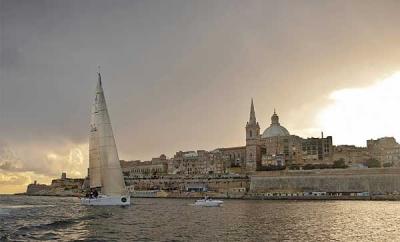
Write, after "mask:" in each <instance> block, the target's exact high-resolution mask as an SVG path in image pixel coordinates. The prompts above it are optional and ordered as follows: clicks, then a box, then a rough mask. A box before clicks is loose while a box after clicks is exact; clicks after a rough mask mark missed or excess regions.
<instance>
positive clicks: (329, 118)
mask: <svg viewBox="0 0 400 242" xmlns="http://www.w3.org/2000/svg"><path fill="white" fill-rule="evenodd" d="M329 98H330V99H331V100H332V101H333V103H332V104H331V105H329V106H328V107H326V108H325V109H323V110H322V111H321V112H320V113H319V114H318V116H317V122H318V125H319V127H322V128H323V130H324V131H326V133H327V134H329V135H332V136H333V141H334V143H335V144H355V145H360V146H361V145H362V146H365V145H366V140H367V139H370V138H379V137H383V136H394V137H395V138H396V139H397V140H398V141H400V132H399V131H400V109H399V106H400V72H396V73H394V74H393V75H391V76H390V77H388V78H386V79H384V80H382V81H379V82H376V83H375V84H373V85H371V86H368V87H365V88H352V89H343V90H338V91H335V92H333V93H331V95H330V97H329Z"/></svg>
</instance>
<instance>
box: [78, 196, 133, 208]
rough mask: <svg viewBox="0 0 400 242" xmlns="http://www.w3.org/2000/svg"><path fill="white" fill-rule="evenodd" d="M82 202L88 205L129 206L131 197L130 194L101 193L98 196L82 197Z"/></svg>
mask: <svg viewBox="0 0 400 242" xmlns="http://www.w3.org/2000/svg"><path fill="white" fill-rule="evenodd" d="M81 204H82V205H88V206H129V205H130V204H131V198H130V196H105V195H100V196H98V197H97V198H81Z"/></svg>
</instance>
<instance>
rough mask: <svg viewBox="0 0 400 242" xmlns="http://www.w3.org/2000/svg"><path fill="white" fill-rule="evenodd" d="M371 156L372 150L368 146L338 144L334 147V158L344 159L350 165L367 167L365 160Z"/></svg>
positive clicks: (335, 159)
mask: <svg viewBox="0 0 400 242" xmlns="http://www.w3.org/2000/svg"><path fill="white" fill-rule="evenodd" d="M370 158H371V155H370V152H369V151H368V149H367V148H366V147H357V146H354V145H338V146H334V148H333V160H334V161H337V160H341V159H342V160H344V161H345V163H346V165H348V166H354V167H365V162H366V161H367V160H368V159H370Z"/></svg>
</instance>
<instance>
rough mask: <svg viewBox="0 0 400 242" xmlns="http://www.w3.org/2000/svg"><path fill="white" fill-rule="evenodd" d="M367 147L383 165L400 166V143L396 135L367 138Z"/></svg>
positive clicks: (373, 156)
mask: <svg viewBox="0 0 400 242" xmlns="http://www.w3.org/2000/svg"><path fill="white" fill-rule="evenodd" d="M367 149H368V152H369V153H370V155H371V157H372V158H374V159H377V160H378V161H380V162H381V164H382V165H389V166H400V144H398V143H397V142H396V139H395V138H394V137H383V138H380V139H376V140H373V139H370V140H367Z"/></svg>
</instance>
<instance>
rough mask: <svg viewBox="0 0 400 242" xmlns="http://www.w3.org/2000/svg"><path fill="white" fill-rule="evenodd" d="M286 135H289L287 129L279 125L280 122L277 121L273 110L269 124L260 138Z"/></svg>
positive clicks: (277, 117)
mask: <svg viewBox="0 0 400 242" xmlns="http://www.w3.org/2000/svg"><path fill="white" fill-rule="evenodd" d="M288 135H290V134H289V131H288V130H287V129H286V128H285V127H283V126H281V124H280V123H279V116H278V115H277V114H276V112H275V111H274V114H273V115H272V117H271V125H270V126H269V127H268V128H266V129H265V130H264V133H263V134H262V136H261V138H271V137H276V136H288Z"/></svg>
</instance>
